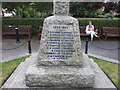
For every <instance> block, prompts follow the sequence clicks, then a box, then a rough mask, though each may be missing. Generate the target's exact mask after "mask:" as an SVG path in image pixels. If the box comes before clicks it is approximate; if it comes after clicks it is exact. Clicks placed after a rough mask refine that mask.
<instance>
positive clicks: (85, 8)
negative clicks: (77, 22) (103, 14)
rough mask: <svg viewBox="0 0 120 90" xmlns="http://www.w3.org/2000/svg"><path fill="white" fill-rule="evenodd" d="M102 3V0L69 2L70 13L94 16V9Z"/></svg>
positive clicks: (80, 15)
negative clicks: (100, 0)
mask: <svg viewBox="0 0 120 90" xmlns="http://www.w3.org/2000/svg"><path fill="white" fill-rule="evenodd" d="M103 5H104V3H103V2H73V3H70V7H71V8H70V13H72V14H73V16H79V17H95V16H96V15H97V14H96V11H97V10H98V9H99V8H101V7H102V6H103Z"/></svg>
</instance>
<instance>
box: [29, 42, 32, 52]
mask: <svg viewBox="0 0 120 90" xmlns="http://www.w3.org/2000/svg"><path fill="white" fill-rule="evenodd" d="M30 42H31V40H28V50H29V54H31V53H32V51H31V43H30Z"/></svg>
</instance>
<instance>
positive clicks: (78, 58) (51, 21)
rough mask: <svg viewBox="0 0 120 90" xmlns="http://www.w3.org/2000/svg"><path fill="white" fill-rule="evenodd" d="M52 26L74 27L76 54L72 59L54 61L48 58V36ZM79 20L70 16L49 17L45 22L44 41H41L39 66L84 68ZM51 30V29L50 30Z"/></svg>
mask: <svg viewBox="0 0 120 90" xmlns="http://www.w3.org/2000/svg"><path fill="white" fill-rule="evenodd" d="M51 25H72V27H73V31H72V32H73V33H74V36H73V37H74V44H73V48H74V49H75V52H74V53H73V55H72V58H70V59H66V60H59V59H58V60H53V59H50V58H49V57H47V55H46V54H44V53H46V51H47V47H46V46H47V45H48V44H47V36H46V35H48V34H49V33H48V30H49V29H50V28H49V27H50V26H51ZM78 26H79V25H78V20H77V19H75V18H73V17H70V16H52V17H48V18H46V19H45V21H44V27H43V33H42V39H41V41H40V48H39V50H38V60H37V65H38V66H40V65H55V66H59V65H63V66H64V65H68V66H70V65H72V66H73V65H75V66H78V65H79V66H82V62H83V56H82V48H81V40H80V37H79V27H78ZM50 30H51V29H50Z"/></svg>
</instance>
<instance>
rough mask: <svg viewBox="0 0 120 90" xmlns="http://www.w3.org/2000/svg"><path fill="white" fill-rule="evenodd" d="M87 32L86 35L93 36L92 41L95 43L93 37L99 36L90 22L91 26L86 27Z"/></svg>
mask: <svg viewBox="0 0 120 90" xmlns="http://www.w3.org/2000/svg"><path fill="white" fill-rule="evenodd" d="M85 32H86V34H90V35H91V41H93V37H94V36H95V37H97V38H99V36H97V35H96V33H95V31H94V26H93V25H92V22H91V21H89V25H87V26H86V30H85Z"/></svg>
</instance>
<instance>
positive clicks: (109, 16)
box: [106, 13, 114, 19]
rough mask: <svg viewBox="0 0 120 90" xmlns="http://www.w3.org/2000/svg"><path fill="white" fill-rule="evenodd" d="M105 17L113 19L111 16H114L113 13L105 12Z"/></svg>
mask: <svg viewBox="0 0 120 90" xmlns="http://www.w3.org/2000/svg"><path fill="white" fill-rule="evenodd" d="M106 18H108V19H113V18H114V15H113V14H110V13H108V14H106Z"/></svg>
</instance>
